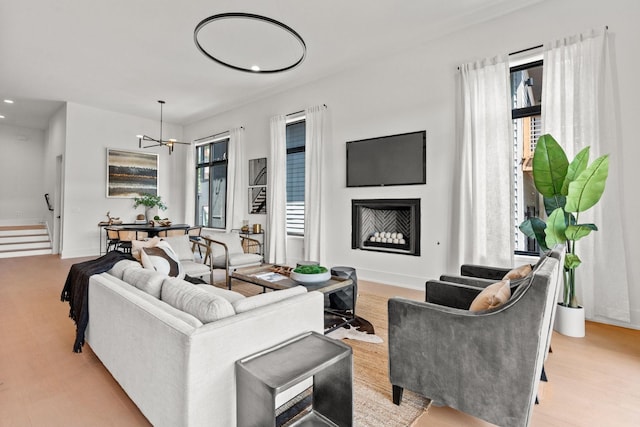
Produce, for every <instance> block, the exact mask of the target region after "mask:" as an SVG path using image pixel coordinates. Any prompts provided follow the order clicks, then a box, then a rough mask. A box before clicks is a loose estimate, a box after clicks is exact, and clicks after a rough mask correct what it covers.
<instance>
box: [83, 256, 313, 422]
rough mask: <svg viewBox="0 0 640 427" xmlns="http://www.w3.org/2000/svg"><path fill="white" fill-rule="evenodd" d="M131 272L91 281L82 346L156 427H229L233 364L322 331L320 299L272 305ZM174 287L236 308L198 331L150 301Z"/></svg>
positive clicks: (267, 297) (261, 298) (194, 322)
mask: <svg viewBox="0 0 640 427" xmlns="http://www.w3.org/2000/svg"><path fill="white" fill-rule="evenodd" d="M135 264H136V263H134V262H133V261H121V262H119V263H117V264H116V265H115V266H114V268H113V269H112V270H110V271H109V272H107V273H102V274H98V275H94V276H92V277H91V278H90V286H89V290H90V291H89V313H90V317H89V323H88V326H87V331H86V341H87V343H88V344H89V345H90V347H91V349H92V350H93V352H94V353H95V354H96V355H97V356H98V358H99V359H100V360H101V361H102V363H103V364H104V366H105V367H106V368H107V369H108V370H109V372H110V373H111V374H112V375H113V377H114V378H115V379H116V381H118V383H119V384H120V385H121V386H122V388H123V389H124V391H125V392H126V393H127V394H128V395H129V397H130V398H131V399H132V400H133V402H134V403H135V404H136V405H137V406H138V408H139V409H140V410H141V411H142V413H143V414H144V415H145V416H146V417H147V418H148V420H149V421H150V422H151V423H152V424H153V425H155V426H172V427H176V426H205V425H206V426H224V427H231V426H235V425H236V386H235V362H236V360H238V359H240V358H243V357H245V356H248V355H250V354H253V353H256V352H258V351H261V350H263V349H266V348H269V347H271V346H273V345H275V344H278V343H280V342H282V341H284V340H286V339H288V338H291V337H294V336H296V335H299V334H301V333H303V332H306V331H317V332H322V331H323V304H324V299H323V296H322V294H321V293H318V292H308V293H307V292H306V289H303V290H298V291H291V292H289V291H290V290H288V291H285V292H288V293H289V295H292V294H294V293H297V295H292V296H289V297H287V298H285V299H281V300H279V301H273V300H274V299H276V298H279V296H280V295H279V294H278V293H279V292H283V291H278V292H270V293H267V294H261V295H258V296H257V297H249V298H244V297H243V296H241V295H240V294H237V293H236V292H232V291H226V290H222V289H217V288H214V287H212V286H210V285H192V284H187V282H184V281H180V280H179V279H169V278H166V276H163V277H162V276H161V277H158V276H157V275H159V274H160V273H156V272H154V271H151V270H146V271H143V273H140V272H139V271H136V270H138V269H140V270H143V269H141V267H138V266H136V265H135ZM134 269H135V270H134ZM143 277H147V278H148V280H146V282H144V283H143V280H142V279H141V278H143ZM121 279H124V280H128V281H129V282H132V283H127V282H125V281H124V280H121ZM176 281H179V282H182V283H183V285H184V284H187V285H188V286H191V287H197V286H200V287H202V289H204V290H205V291H206V293H211V292H213V293H214V294H217V295H219V296H222V297H223V298H224V299H227V301H233V305H232V307H234V308H239V307H243V308H242V309H238V310H237V311H238V312H239V313H237V314H232V315H229V316H228V317H224V318H220V319H218V320H215V321H211V322H209V323H203V322H201V321H200V320H198V318H196V317H195V316H193V315H191V314H189V313H187V312H185V311H182V310H179V309H177V308H175V307H173V306H171V305H169V304H168V303H166V302H164V301H162V300H160V299H158V298H157V297H156V296H153V295H152V294H154V293H155V294H156V295H157V292H160V293H161V296H163V297H164V296H165V294H166V295H168V291H169V290H173V289H176V288H167V287H166V286H171V285H172V284H175V283H176ZM181 286H182V285H181ZM147 287H148V288H147ZM204 287H206V288H207V289H205V288H204ZM140 288H142V289H146V291H144V290H141V289H140ZM198 292H200V291H198ZM298 292H301V293H298ZM225 293H226V294H225ZM167 298H168V297H167ZM216 298H217V297H216ZM185 301H186V302H187V303H188V302H189V301H191V302H193V301H192V300H189V298H187V299H184V298H183V299H182V302H185ZM216 301H219V300H217V299H216ZM223 305H224V307H225V309H228V307H229V306H228V305H227V302H225V303H224V304H223ZM254 307H255V308H254ZM244 310H247V311H244ZM223 311H224V310H223ZM240 311H242V312H240ZM227 314H229V313H227ZM283 362H286V361H283Z"/></svg>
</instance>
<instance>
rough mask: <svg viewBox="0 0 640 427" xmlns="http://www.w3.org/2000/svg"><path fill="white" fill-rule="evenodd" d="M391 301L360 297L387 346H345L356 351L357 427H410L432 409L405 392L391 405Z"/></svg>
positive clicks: (361, 308) (364, 314) (241, 288)
mask: <svg viewBox="0 0 640 427" xmlns="http://www.w3.org/2000/svg"><path fill="white" fill-rule="evenodd" d="M233 290H234V291H237V292H240V293H243V294H254V293H260V292H261V291H262V289H261V288H260V287H258V286H253V285H248V284H238V285H236V283H235V282H234V285H233ZM387 301H388V298H385V297H381V296H378V295H372V294H363V293H360V294H359V295H358V306H357V310H356V312H357V313H358V315H359V316H360V317H361V318H362V319H366V320H367V321H368V322H370V323H371V325H372V326H373V329H375V334H376V335H377V336H379V337H380V338H381V339H382V340H383V341H384V343H382V344H377V343H371V342H365V341H359V340H353V339H346V340H344V341H343V342H344V343H346V344H348V345H349V346H351V348H352V349H353V400H354V418H355V425H356V426H358V427H408V426H411V425H412V424H413V423H414V422H415V421H416V419H418V417H420V415H422V414H423V413H424V412H425V411H426V410H427V408H428V407H429V404H430V401H429V399H427V398H424V397H422V396H420V395H418V394H415V393H413V392H411V391H409V390H405V391H404V394H403V397H402V404H401V405H399V406H398V405H395V404H394V403H393V401H392V392H391V383H390V382H389V358H388V348H387V345H386V344H385V343H386V342H387V337H388V333H387V331H388V324H387Z"/></svg>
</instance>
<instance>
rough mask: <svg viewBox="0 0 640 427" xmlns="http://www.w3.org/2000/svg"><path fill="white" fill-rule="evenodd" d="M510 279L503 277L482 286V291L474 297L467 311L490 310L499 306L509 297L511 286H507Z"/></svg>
mask: <svg viewBox="0 0 640 427" xmlns="http://www.w3.org/2000/svg"><path fill="white" fill-rule="evenodd" d="M510 283H511V281H510V280H509V279H503V280H501V281H500V282H497V283H494V284H492V285H489V286H487V287H486V288H484V290H483V291H482V292H480V293H479V294H478V296H476V297H475V299H474V300H473V302H471V306H470V307H469V311H472V312H474V313H475V312H478V311H484V310H490V309H492V308H496V307H500V306H501V305H503V304H504V303H506V302H507V301H508V300H509V298H511V287H510V286H509V285H510Z"/></svg>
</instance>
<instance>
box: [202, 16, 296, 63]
mask: <svg viewBox="0 0 640 427" xmlns="http://www.w3.org/2000/svg"><path fill="white" fill-rule="evenodd" d="M193 40H194V42H195V44H196V46H197V48H198V50H199V51H200V52H202V53H203V54H204V55H205V56H206V57H207V58H209V59H211V60H213V61H215V62H217V63H218V64H221V65H224V66H225V67H228V68H231V69H234V70H238V71H245V72H248V73H264V74H268V73H280V72H282V71H287V70H291V69H292V68H295V67H297V66H298V65H300V64H301V63H302V61H304V58H305V56H306V54H307V45H306V44H305V42H304V40H303V39H302V37H301V36H300V34H298V33H297V32H296V31H295V30H294V29H292V28H291V27H289V26H287V25H285V24H283V23H282V22H279V21H276V20H275V19H271V18H268V17H266V16H262V15H256V14H252V13H240V12H233V13H221V14H218V15H213V16H210V17H208V18H206V19H203V20H202V21H200V23H198V25H196V28H195V30H194V31H193Z"/></svg>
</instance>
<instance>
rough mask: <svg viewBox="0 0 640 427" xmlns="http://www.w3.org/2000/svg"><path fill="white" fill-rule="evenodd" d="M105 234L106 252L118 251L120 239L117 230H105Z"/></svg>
mask: <svg viewBox="0 0 640 427" xmlns="http://www.w3.org/2000/svg"><path fill="white" fill-rule="evenodd" d="M105 231H106V233H107V252H109V251H114V250H116V249H118V245H119V244H120V238H119V237H118V230H116V229H114V228H108V227H107V228H105Z"/></svg>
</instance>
